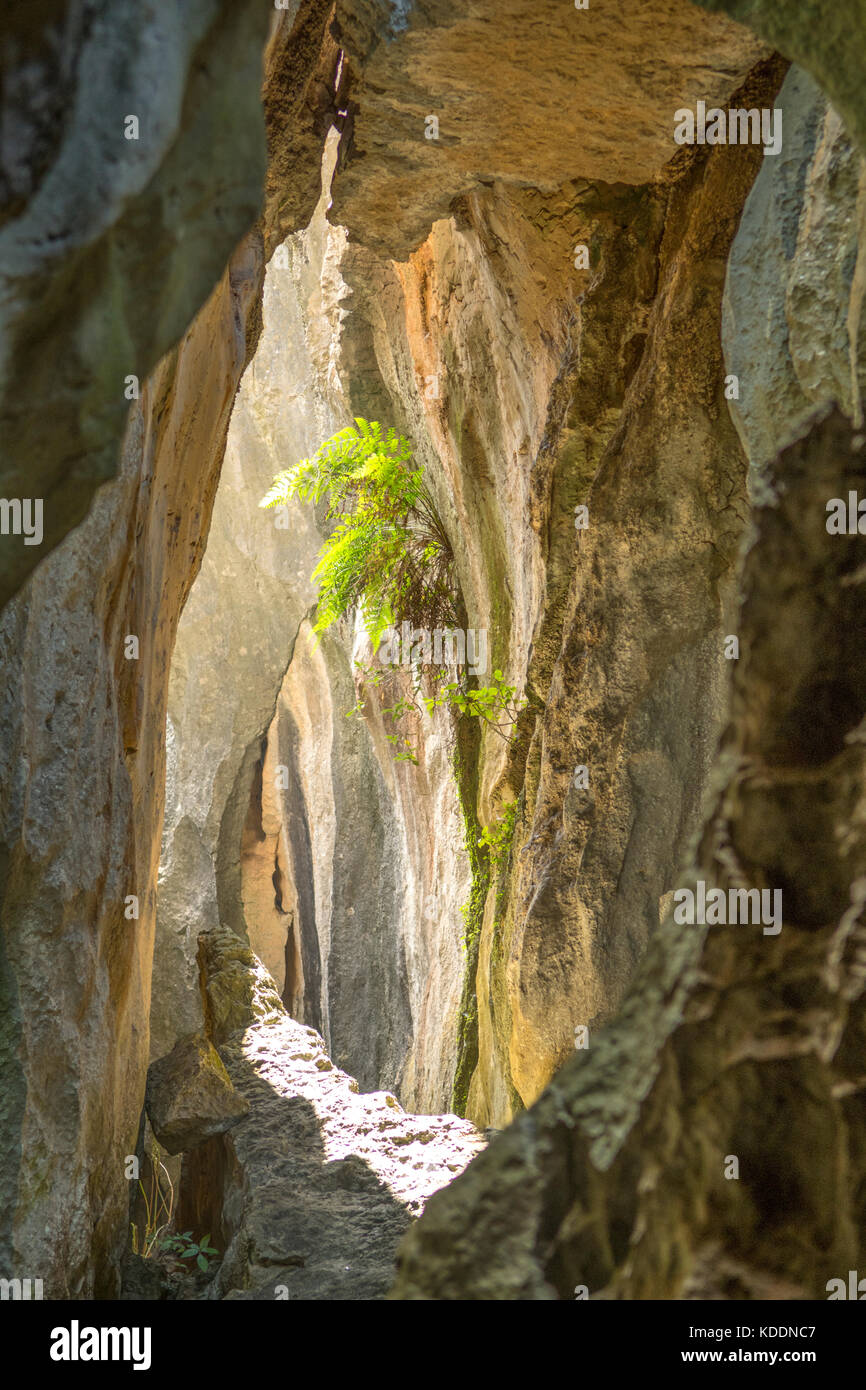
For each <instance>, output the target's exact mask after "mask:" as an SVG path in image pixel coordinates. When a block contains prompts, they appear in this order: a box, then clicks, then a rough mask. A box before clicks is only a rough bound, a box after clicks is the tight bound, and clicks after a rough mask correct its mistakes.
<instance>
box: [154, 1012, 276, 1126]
mask: <svg viewBox="0 0 866 1390" xmlns="http://www.w3.org/2000/svg"><path fill="white" fill-rule="evenodd" d="M145 1105H146V1106H147V1114H148V1118H149V1120H150V1123H151V1125H152V1126H153V1132H154V1134H155V1135H156V1137H157V1139H158V1140H159V1142H160V1144H162V1146H163V1148H165V1149H168V1152H169V1153H170V1154H176V1153H181V1152H183V1150H185V1149H193V1148H195V1146H196V1145H197V1144H203V1143H204V1141H205V1140H206V1139H212V1138H213V1137H214V1135H215V1134H223V1133H224V1132H225V1130H227V1129H231V1127H232V1125H236V1124H237V1123H238V1121H239V1120H242V1119H244V1117H245V1116H246V1115H247V1114H248V1113H249V1108H250V1106H249V1101H247V1100H246V1099H245V1098H244V1097H243V1096H242V1095H239V1094H238V1092H237V1091H236V1090H235V1088H234V1086H233V1085H232V1083H231V1080H230V1079H229V1074H228V1072H227V1071H226V1069H225V1067H224V1066H223V1064H222V1062H221V1061H220V1057H219V1053H218V1052H217V1050H216V1048H215V1047H214V1046H213V1044H212V1043H210V1042H208V1040H207V1038H204V1037H202V1036H201V1034H197V1033H193V1034H192V1035H191V1036H190V1037H187V1038H181V1039H180V1040H179V1041H178V1042H177V1043H176V1044H175V1046H174V1047H173V1048H172V1050H171V1052H169V1053H168V1055H167V1056H166V1057H161V1058H160V1059H159V1061H158V1062H153V1063H152V1064H151V1067H150V1070H149V1071H148V1073H147V1093H146V1098H145Z"/></svg>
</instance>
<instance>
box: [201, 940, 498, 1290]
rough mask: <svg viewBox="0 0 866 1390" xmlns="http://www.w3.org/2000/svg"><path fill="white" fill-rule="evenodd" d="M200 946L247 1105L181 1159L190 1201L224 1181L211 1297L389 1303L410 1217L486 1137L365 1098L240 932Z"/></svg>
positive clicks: (450, 1121)
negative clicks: (199, 1187) (284, 1000)
mask: <svg viewBox="0 0 866 1390" xmlns="http://www.w3.org/2000/svg"><path fill="white" fill-rule="evenodd" d="M201 946H202V950H201V960H202V966H203V973H204V978H205V988H206V991H207V997H208V1005H209V1008H211V1009H212V1008H213V1006H214V1003H216V1005H217V1007H218V1011H219V1017H220V1019H221V1020H222V1022H221V1024H220V1025H219V1026H220V1037H221V1038H222V1041H221V1043H220V1055H221V1057H222V1059H223V1061H224V1062H225V1065H226V1069H227V1071H228V1074H229V1076H230V1077H231V1080H232V1082H233V1084H234V1086H235V1087H236V1088H237V1090H238V1091H240V1092H241V1093H242V1094H243V1095H244V1096H245V1097H246V1099H247V1100H248V1101H249V1104H250V1118H249V1120H248V1122H247V1123H245V1124H243V1125H241V1126H239V1127H238V1128H237V1129H236V1130H232V1131H231V1132H229V1133H227V1134H224V1135H223V1136H221V1137H220V1138H218V1139H215V1140H214V1141H213V1144H212V1145H209V1146H205V1147H203V1148H201V1149H198V1150H196V1151H195V1152H194V1153H193V1154H191V1155H190V1156H189V1158H188V1159H186V1158H185V1159H184V1175H183V1178H182V1186H183V1187H184V1188H185V1189H186V1190H185V1191H182V1194H181V1201H182V1203H185V1202H189V1199H190V1196H191V1195H192V1196H193V1198H194V1197H195V1194H191V1193H190V1188H191V1187H193V1186H194V1185H195V1182H196V1175H197V1173H198V1172H201V1173H202V1174H205V1172H207V1171H209V1172H211V1173H213V1172H221V1173H222V1174H223V1175H224V1178H223V1181H224V1188H223V1193H222V1201H221V1207H220V1210H219V1211H215V1212H214V1218H215V1219H214V1221H213V1229H214V1230H215V1231H219V1232H220V1239H221V1240H222V1242H223V1248H224V1250H225V1255H224V1258H223V1262H222V1265H221V1268H220V1270H219V1272H218V1274H217V1276H216V1279H215V1281H214V1284H213V1286H212V1296H213V1297H217V1298H224V1297H231V1298H254V1299H287V1298H291V1299H298V1298H301V1299H312V1300H366V1299H378V1298H384V1296H385V1294H386V1292H387V1290H388V1288H389V1285H390V1283H391V1281H392V1279H393V1275H394V1254H395V1250H396V1248H397V1245H398V1243H399V1241H400V1239H401V1237H402V1236H403V1234H404V1233H405V1231H406V1230H407V1229H408V1227H409V1226H410V1225H411V1224H412V1218H413V1216H417V1215H419V1214H420V1212H421V1211H422V1210H423V1207H424V1204H425V1203H426V1201H427V1199H428V1198H429V1197H430V1196H431V1194H432V1193H433V1192H435V1191H437V1190H438V1189H439V1188H441V1187H444V1186H445V1185H446V1183H448V1182H450V1181H451V1180H452V1179H453V1178H454V1177H455V1176H456V1175H457V1174H458V1173H459V1172H461V1171H462V1170H463V1169H464V1168H465V1167H466V1165H467V1164H468V1163H469V1162H470V1161H471V1159H473V1158H474V1157H475V1155H476V1154H477V1153H479V1152H481V1150H482V1149H483V1148H484V1147H485V1141H484V1138H483V1136H482V1135H481V1133H480V1132H479V1131H478V1130H477V1129H476V1128H475V1126H474V1125H473V1124H471V1123H470V1122H469V1121H467V1120H461V1119H459V1118H458V1117H457V1116H456V1115H408V1114H406V1112H405V1111H404V1110H403V1108H402V1107H401V1105H400V1104H399V1102H398V1101H397V1099H396V1098H395V1097H394V1096H392V1095H390V1094H389V1093H388V1092H386V1091H377V1092H373V1093H371V1094H366V1095H363V1094H360V1093H359V1092H358V1083H357V1082H356V1081H355V1080H353V1078H352V1077H350V1076H347V1075H346V1073H345V1072H343V1071H340V1070H339V1068H338V1067H335V1066H334V1064H333V1062H332V1061H331V1059H330V1057H329V1056H328V1054H327V1052H326V1051H325V1046H324V1043H323V1041H322V1038H321V1037H320V1036H319V1034H318V1033H316V1032H315V1031H314V1030H313V1029H312V1028H307V1027H305V1026H304V1025H303V1024H300V1023H296V1022H295V1020H294V1019H292V1018H290V1017H289V1016H288V1014H287V1013H286V1012H285V1010H284V1009H283V1007H282V1004H281V1003H280V999H279V995H278V994H277V992H276V987H275V986H274V983H273V981H272V980H271V978H270V976H269V975H268V974H267V971H266V970H265V969H264V967H263V966H262V965H261V964H260V963H259V962H258V961H257V960H256V959H255V957H254V956H253V955H252V952H250V951H249V950H248V949H247V948H245V946H244V944H243V942H241V941H239V940H238V938H237V937H236V936H235V935H234V933H233V932H231V931H228V930H227V929H225V928H218V929H216V930H215V931H212V932H207V933H205V934H204V935H203V936H202V938H201ZM231 991H235V1005H234V1007H233V1008H232V1009H231V1010H229V1009H227V1008H226V999H227V995H228V994H229V993H230V992H231ZM228 1023H231V1024H234V1025H237V1026H236V1027H235V1031H233V1032H230V1033H229V1032H228V1027H227V1025H228ZM216 1146H220V1153H219V1155H217V1154H216ZM217 1159H219V1161H216V1160H217ZM202 1215H203V1216H204V1210H203V1209H202Z"/></svg>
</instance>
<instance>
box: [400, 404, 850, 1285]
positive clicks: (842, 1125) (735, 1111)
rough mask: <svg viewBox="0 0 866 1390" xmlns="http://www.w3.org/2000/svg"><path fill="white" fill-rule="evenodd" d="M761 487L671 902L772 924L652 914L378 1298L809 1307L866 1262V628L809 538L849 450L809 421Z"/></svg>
mask: <svg viewBox="0 0 866 1390" xmlns="http://www.w3.org/2000/svg"><path fill="white" fill-rule="evenodd" d="M772 478H773V484H774V492H775V496H774V499H773V501H772V503H770V504H769V505H767V506H765V507H762V508H760V509H758V510H757V512H756V514H755V518H754V524H755V531H756V537H755V541H754V544H753V545H752V547H751V549H750V550H749V552H748V555H747V557H746V560H745V568H744V573H743V577H742V582H743V595H744V599H743V607H742V611H741V615H740V623H739V633H740V639H741V643H742V649H743V652H744V655H743V657H742V658H741V660H740V661H739V662H738V663H737V664H736V666H735V668H734V677H733V682H734V684H733V698H732V707H731V720H730V724H729V726H728V730H727V733H726V735H725V739H724V742H723V745H722V749H721V751H720V755H719V758H718V761H717V764H716V768H715V773H714V798H713V800H712V802H711V805H710V807H709V810H708V814H707V818H706V821H705V831H704V834H703V836H702V839H701V842H700V846H699V849H698V853H697V858H696V863H695V869H694V872H693V874H692V875H691V882H692V884H694V883H695V881H696V879H697V878H699V877H700V878H703V879H705V880H706V881H707V882H708V883H709V884H712V885H718V886H720V887H721V888H723V889H727V888H728V887H729V886H731V885H733V886H740V884H755V885H757V886H759V887H760V886H776V887H781V889H782V892H783V904H784V924H783V926H782V930H781V932H780V933H779V934H778V935H777V936H765V935H764V934H763V932H762V929H761V928H760V926H747V925H739V926H727V927H715V928H712V927H711V928H706V927H698V926H687V925H686V926H677V925H676V924H675V923H674V921H673V919H672V918H669V919H668V920H667V921H666V922H665V924H664V925H663V927H662V928H661V929H660V930H659V931H658V932H657V933H656V934H655V935H654V937H653V938H652V939H651V941H650V944H649V947H648V950H647V954H646V957H645V960H644V962H643V964H642V966H641V968H640V970H639V972H638V976H637V978H636V981H635V983H634V986H633V987H632V989H631V991H630V993H629V995H628V997H627V999H626V1000H625V1002H624V1004H623V1006H622V1008H621V1009H620V1011H619V1014H618V1015H617V1017H616V1019H615V1020H614V1021H613V1022H612V1023H611V1024H610V1025H609V1026H608V1028H607V1029H606V1030H604V1032H602V1034H601V1036H600V1037H599V1038H598V1040H597V1041H596V1042H595V1043H594V1045H593V1046H592V1047H591V1048H590V1050H589V1051H588V1052H584V1053H581V1054H579V1055H578V1056H577V1057H576V1058H574V1059H573V1060H572V1061H571V1062H570V1063H569V1064H568V1065H567V1066H565V1067H564V1068H563V1069H562V1070H561V1071H560V1073H559V1074H558V1076H557V1077H556V1079H555V1080H554V1081H553V1083H552V1084H551V1085H550V1086H549V1087H548V1088H547V1090H546V1091H545V1093H544V1095H543V1096H542V1097H541V1099H540V1100H539V1101H538V1102H537V1104H536V1105H535V1106H534V1107H533V1108H532V1110H531V1111H530V1112H529V1113H528V1114H527V1115H524V1116H520V1117H519V1118H518V1119H517V1121H516V1122H515V1123H514V1124H513V1125H512V1126H511V1128H510V1129H509V1131H508V1132H507V1133H506V1134H504V1135H502V1136H501V1137H500V1138H499V1139H497V1140H496V1142H495V1143H494V1144H493V1145H492V1146H491V1148H490V1149H489V1151H488V1152H487V1153H486V1154H484V1155H482V1157H481V1158H480V1159H479V1160H478V1161H477V1162H476V1163H475V1164H473V1165H472V1167H471V1168H470V1170H469V1171H468V1172H467V1173H466V1174H464V1175H463V1177H462V1178H460V1179H458V1180H457V1181H456V1182H455V1184H454V1185H453V1187H451V1188H450V1189H449V1190H448V1191H447V1192H444V1193H441V1194H439V1195H438V1196H437V1197H435V1198H434V1199H433V1200H432V1201H431V1203H430V1205H429V1207H428V1210H427V1212H426V1214H425V1217H424V1220H423V1222H422V1223H420V1224H419V1226H418V1227H416V1228H415V1229H414V1230H413V1231H412V1232H410V1233H409V1235H408V1236H407V1238H406V1241H405V1242H404V1245H403V1246H402V1249H401V1270H400V1274H399V1276H398V1280H397V1284H396V1286H395V1290H394V1293H393V1295H392V1296H394V1297H398V1298H408V1299H415V1298H425V1299H429V1298H434V1299H453V1298H463V1299H465V1298H467V1297H469V1298H487V1299H489V1298H495V1299H512V1298H522V1299H542V1300H544V1299H551V1298H561V1299H570V1298H573V1297H574V1290H575V1288H576V1287H577V1286H578V1285H584V1286H585V1287H586V1288H587V1289H588V1290H589V1294H590V1296H591V1297H593V1296H595V1297H600V1298H688V1297H699V1298H745V1299H768V1298H769V1299H773V1298H794V1299H796V1298H807V1299H809V1298H821V1297H825V1296H826V1294H825V1286H826V1282H827V1280H828V1279H830V1278H835V1277H839V1276H843V1277H844V1275H845V1271H847V1270H848V1269H849V1268H852V1269H853V1268H857V1267H858V1265H859V1264H861V1263H862V1260H863V1257H864V1250H863V1245H862V1232H863V1229H864V1227H863V1216H864V1212H863V1181H862V1163H863V1156H862V1144H861V1142H860V1130H861V1127H862V1123H863V1116H862V1093H863V1087H864V1084H866V1077H864V1071H863V1051H862V1034H863V1009H862V1003H863V985H864V976H863V970H862V939H861V938H862V934H863V927H862V923H861V917H862V910H863V884H864V877H863V875H864V868H866V844H864V838H863V833H862V826H863V823H864V818H863V806H862V786H863V767H862V763H863V752H862V738H861V737H860V735H859V732H858V730H859V728H860V727H861V724H862V720H863V719H864V716H866V683H864V674H866V673H864V665H863V652H864V649H866V648H864V637H866V633H864V630H863V628H864V620H863V615H862V604H861V603H860V602H859V599H858V597H857V595H858V587H859V585H860V584H861V583H862V574H861V570H862V566H860V564H859V560H858V555H859V547H858V541H857V538H856V537H853V538H845V537H839V536H830V535H828V534H827V531H826V529H825V526H824V521H825V511H824V502H825V498H826V497H827V496H833V495H837V494H841V495H844V494H845V491H846V490H847V489H848V488H849V487H853V488H858V489H859V491H860V492H861V493H862V492H863V489H864V486H866V474H864V466H863V444H862V437H861V436H857V435H854V434H853V433H852V431H851V428H850V425H849V424H848V423H847V422H846V421H845V420H844V418H843V417H842V416H841V415H839V414H838V413H834V414H831V415H830V416H829V418H827V419H826V420H824V422H823V423H821V424H819V425H816V426H815V427H814V428H813V430H812V431H811V432H810V433H809V434H808V436H807V437H806V439H805V440H803V441H802V442H800V443H798V444H796V445H793V446H791V448H789V449H788V450H787V451H786V452H785V453H784V454H782V455H781V457H780V459H779V460H778V462H777V464H776V465H775V467H774V468H773V473H772ZM782 592H784V608H785V613H786V623H785V624H784V625H780V624H779V621H778V619H779V612H780V607H781V601H780V596H781V594H782ZM684 881H685V880H684ZM730 1155H735V1156H737V1158H738V1160H739V1180H738V1181H729V1180H728V1179H727V1178H726V1176H725V1168H726V1163H727V1160H728V1158H729V1156H730Z"/></svg>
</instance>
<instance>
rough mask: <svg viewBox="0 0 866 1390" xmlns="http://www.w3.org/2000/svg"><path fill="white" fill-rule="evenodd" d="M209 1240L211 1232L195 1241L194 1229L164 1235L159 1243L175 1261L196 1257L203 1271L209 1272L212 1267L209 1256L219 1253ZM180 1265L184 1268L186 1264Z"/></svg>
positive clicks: (161, 1248)
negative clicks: (193, 1237) (193, 1236)
mask: <svg viewBox="0 0 866 1390" xmlns="http://www.w3.org/2000/svg"><path fill="white" fill-rule="evenodd" d="M209 1240H210V1232H208V1234H207V1235H206V1236H203V1237H202V1239H201V1240H200V1241H194V1240H193V1239H192V1231H182V1232H180V1233H178V1234H176V1235H172V1236H164V1237H163V1239H162V1240H161V1241H160V1243H159V1244H160V1250H161V1251H162V1252H164V1253H165V1254H166V1255H168V1256H169V1257H171V1258H172V1259H173V1260H174V1261H181V1260H192V1259H194V1260H195V1262H196V1264H197V1265H198V1267H199V1269H200V1270H201V1271H202V1273H203V1274H207V1272H208V1270H209V1268H210V1259H209V1258H208V1257H209V1256H211V1255H216V1254H218V1253H219V1252H218V1251H216V1250H214V1248H213V1246H212V1245H209V1244H208V1241H209ZM178 1267H179V1268H183V1267H184V1266H183V1265H179V1266H178Z"/></svg>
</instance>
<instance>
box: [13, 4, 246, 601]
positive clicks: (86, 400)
mask: <svg viewBox="0 0 866 1390" xmlns="http://www.w3.org/2000/svg"><path fill="white" fill-rule="evenodd" d="M49 11H50V13H49ZM267 24H268V12H267V9H266V7H265V6H262V5H259V4H257V3H255V0H240V3H237V4H235V3H223V0H190V3H189V4H186V5H184V6H182V7H180V8H178V7H172V6H168V7H165V6H162V7H160V6H157V7H153V8H151V9H149V10H148V11H146V12H144V13H143V12H142V11H141V10H140V8H139V7H138V6H136V5H132V6H130V5H128V4H126V3H125V0H87V3H86V4H83V5H76V6H68V5H63V6H60V7H57V6H55V7H53V8H52V7H47V6H43V5H24V6H17V7H13V11H12V13H11V14H9V15H5V16H4V36H3V43H2V48H0V62H2V66H3V74H4V82H3V92H4V96H3V125H4V129H5V130H6V131H7V132H8V134H6V135H5V136H4V142H3V147H2V152H0V158H2V164H0V198H2V200H3V201H2V204H0V286H2V290H0V296H2V298H0V304H2V310H0V312H2V319H0V383H2V384H0V433H2V436H3V446H4V447H3V459H2V463H0V495H2V496H4V497H19V498H20V497H33V496H37V497H40V498H42V499H43V502H44V527H45V539H44V542H43V544H42V545H41V546H25V545H24V544H23V542H22V541H21V540H20V539H16V541H15V542H14V544H13V543H11V542H10V540H9V539H6V538H4V540H3V542H2V545H0V607H2V605H3V604H4V603H5V602H6V600H7V599H8V598H9V597H10V595H11V594H13V593H14V592H15V591H16V590H17V589H18V588H19V587H20V585H21V584H22V583H23V581H24V579H25V578H26V577H27V575H28V573H29V572H30V571H31V570H32V569H33V567H34V566H35V565H36V564H37V563H38V562H39V561H40V560H41V559H42V557H43V556H44V555H45V554H46V553H47V552H48V551H49V550H50V549H51V548H52V547H53V546H55V545H57V543H58V542H59V541H60V540H61V539H62V538H63V536H64V535H65V534H66V533H67V532H68V531H69V530H71V529H72V527H73V526H76V525H77V524H78V523H79V522H80V521H81V520H82V518H83V517H84V516H85V515H86V513H87V510H88V508H89V506H90V503H91V500H92V498H93V495H94V493H95V490H96V489H97V488H98V487H99V485H100V484H101V483H104V482H105V481H106V479H108V478H112V477H113V476H114V475H115V473H117V472H118V464H119V460H120V445H121V440H122V437H123V432H124V425H125V422H126V418H127V413H128V411H129V400H128V397H127V396H125V393H124V384H125V378H126V377H127V376H128V375H130V374H132V375H135V376H136V377H138V379H139V381H140V382H143V381H144V379H145V378H146V376H147V375H148V373H149V372H150V371H151V370H152V369H153V368H154V367H155V366H156V364H157V362H158V361H159V359H160V358H161V357H162V355H163V354H164V353H165V352H166V351H167V350H168V349H169V348H170V347H172V346H173V344H174V343H176V342H177V340H178V338H179V337H180V335H181V334H182V333H183V332H184V331H185V330H186V328H187V327H188V325H189V323H190V321H191V319H192V318H193V316H194V314H195V313H196V312H197V310H198V309H199V308H200V307H201V306H202V304H203V303H204V301H205V299H206V298H207V297H208V295H209V294H210V293H211V291H212V290H213V288H214V286H215V285H216V284H217V282H218V281H219V280H220V277H221V276H222V274H223V270H224V268H225V265H226V263H227V261H228V258H229V256H230V255H231V253H232V251H233V249H234V247H235V246H236V245H237V243H238V242H239V241H240V239H241V237H242V236H244V234H245V233H246V232H247V231H248V229H249V227H250V225H251V224H252V223H253V221H254V220H255V218H256V216H257V215H258V211H259V207H260V204H261V190H262V181H263V178H264V173H265V155H266V149H265V131H264V120H263V115H262V108H261V102H260V98H259V92H258V88H259V83H260V74H261V62H262V48H263V45H264V42H265V38H266V36H267ZM128 115H134V116H137V118H138V122H139V137H138V139H137V140H132V139H126V138H125V136H124V128H125V121H126V117H127V116H128Z"/></svg>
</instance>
